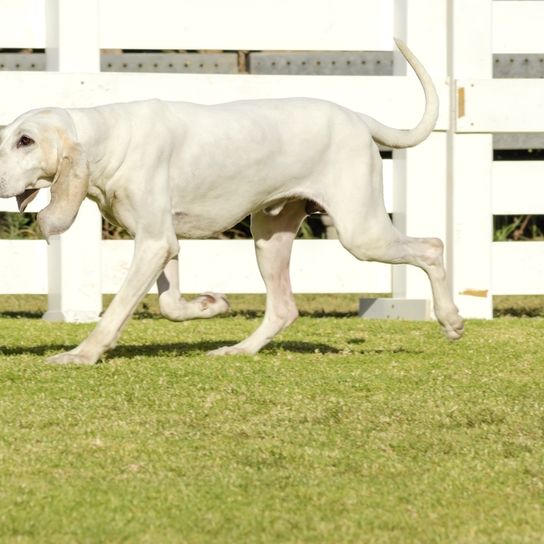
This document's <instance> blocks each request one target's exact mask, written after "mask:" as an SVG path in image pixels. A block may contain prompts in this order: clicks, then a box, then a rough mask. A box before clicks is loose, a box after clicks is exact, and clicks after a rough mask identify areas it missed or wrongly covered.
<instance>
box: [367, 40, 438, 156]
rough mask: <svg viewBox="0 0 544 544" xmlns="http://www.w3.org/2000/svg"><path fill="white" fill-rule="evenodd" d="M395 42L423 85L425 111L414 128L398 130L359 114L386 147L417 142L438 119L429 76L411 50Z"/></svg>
mask: <svg viewBox="0 0 544 544" xmlns="http://www.w3.org/2000/svg"><path fill="white" fill-rule="evenodd" d="M395 43H396V44H397V47H398V48H399V50H400V52H401V53H402V55H403V56H404V58H405V59H406V60H407V61H408V63H409V64H410V66H411V67H412V68H413V69H414V72H415V73H416V75H417V77H418V79H419V81H420V82H421V86H422V87H423V92H424V93H425V111H424V112H423V116H422V117H421V120H420V121H419V123H418V124H417V126H416V127H415V128H412V129H409V130H400V129H396V128H392V127H388V126H386V125H383V124H382V123H380V122H379V121H377V120H376V119H374V118H372V117H369V116H368V115H363V114H361V115H362V117H363V118H364V121H365V123H366V124H367V126H368V128H369V129H370V132H371V134H372V138H373V139H374V141H375V142H377V143H379V144H382V145H385V146H387V147H393V148H404V147H412V146H414V145H417V144H419V143H420V142H422V141H423V140H425V138H427V136H429V134H430V133H431V132H432V130H433V128H434V126H435V124H436V120H437V119H438V95H437V93H436V89H435V87H434V84H433V81H432V79H431V77H430V76H429V74H428V73H427V71H426V70H425V68H424V67H423V65H422V64H421V63H420V62H419V60H418V59H417V58H416V56H415V55H414V54H413V53H412V51H410V49H408V47H407V45H406V44H405V43H404V42H403V41H402V40H399V39H398V38H395Z"/></svg>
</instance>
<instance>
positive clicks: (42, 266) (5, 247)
mask: <svg viewBox="0 0 544 544" xmlns="http://www.w3.org/2000/svg"><path fill="white" fill-rule="evenodd" d="M0 262H2V266H1V267H0V293H1V294H5V295H11V294H20V293H21V294H46V293H47V244H46V242H45V240H0Z"/></svg>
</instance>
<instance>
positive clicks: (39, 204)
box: [0, 189, 51, 212]
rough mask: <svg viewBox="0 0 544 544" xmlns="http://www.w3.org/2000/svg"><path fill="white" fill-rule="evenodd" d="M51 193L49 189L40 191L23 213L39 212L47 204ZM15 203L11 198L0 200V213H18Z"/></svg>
mask: <svg viewBox="0 0 544 544" xmlns="http://www.w3.org/2000/svg"><path fill="white" fill-rule="evenodd" d="M50 199H51V193H50V191H49V189H42V190H41V191H40V192H39V193H38V196H37V197H36V198H35V199H34V200H33V201H32V202H31V203H30V204H29V205H28V207H27V209H26V210H25V212H39V211H40V210H43V208H45V207H46V206H47V204H49V200H50ZM18 211H19V209H18V208H17V201H16V200H15V197H13V198H0V212H18Z"/></svg>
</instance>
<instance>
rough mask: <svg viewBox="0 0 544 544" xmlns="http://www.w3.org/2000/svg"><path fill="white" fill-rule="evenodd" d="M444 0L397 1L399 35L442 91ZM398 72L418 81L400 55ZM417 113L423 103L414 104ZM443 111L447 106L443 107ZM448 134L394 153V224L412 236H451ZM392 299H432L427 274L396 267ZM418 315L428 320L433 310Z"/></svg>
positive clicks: (422, 310) (396, 65) (422, 307)
mask: <svg viewBox="0 0 544 544" xmlns="http://www.w3.org/2000/svg"><path fill="white" fill-rule="evenodd" d="M446 16H447V5H446V1H445V0H434V1H433V2H428V1H427V0H396V1H395V26H394V28H395V31H394V32H395V36H397V37H399V38H401V39H402V40H404V41H405V42H406V43H407V44H408V46H409V47H410V48H411V49H412V51H414V52H415V54H416V55H417V57H418V58H419V59H420V60H421V61H422V63H423V65H424V66H425V68H426V69H427V71H428V72H429V73H430V74H431V77H432V78H433V80H434V83H435V85H436V86H437V87H439V86H441V85H443V84H444V81H445V79H446V76H447V51H446V36H445V28H446V26H447V20H446ZM394 72H395V74H397V75H408V76H409V77H412V78H415V74H414V72H413V70H412V69H411V68H409V67H407V63H406V61H405V60H404V58H403V57H402V55H401V54H400V53H399V52H398V51H395V56H394ZM407 107H411V108H413V109H414V110H416V111H418V110H419V111H420V110H421V109H422V105H421V104H419V105H418V104H410V105H409V106H408V105H407ZM440 108H441V109H442V110H446V111H447V109H448V104H447V103H446V104H444V103H442V104H440ZM446 150H447V149H446V133H445V132H436V131H435V132H433V133H432V134H431V135H430V136H429V138H428V139H427V140H426V141H425V142H423V143H422V144H420V145H418V146H416V147H415V148H411V149H401V150H395V151H393V179H394V185H393V222H394V224H395V226H396V227H397V228H399V230H401V231H402V232H404V233H405V234H407V235H409V236H418V237H420V236H421V237H429V236H433V237H439V238H441V239H442V240H445V237H446V188H447V176H446V172H447V169H446V164H447V157H446ZM392 273H393V276H392V279H393V285H392V295H393V297H394V298H402V299H409V300H418V299H419V300H421V299H423V300H432V293H431V289H430V284H429V280H428V278H427V276H426V275H425V273H424V272H423V271H422V270H420V269H418V268H415V267H413V266H407V265H401V266H394V267H393V272H392ZM418 307H419V308H420V310H419V312H417V313H416V316H418V317H419V318H421V319H427V318H429V317H430V315H428V314H427V311H428V310H427V309H428V308H429V307H430V305H421V304H420V305H419V306H418ZM400 317H402V316H400Z"/></svg>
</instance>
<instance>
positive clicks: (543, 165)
mask: <svg viewBox="0 0 544 544" xmlns="http://www.w3.org/2000/svg"><path fill="white" fill-rule="evenodd" d="M492 175H493V181H492V209H493V213H494V214H495V215H514V214H523V213H527V214H544V161H495V162H493V174H492Z"/></svg>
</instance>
